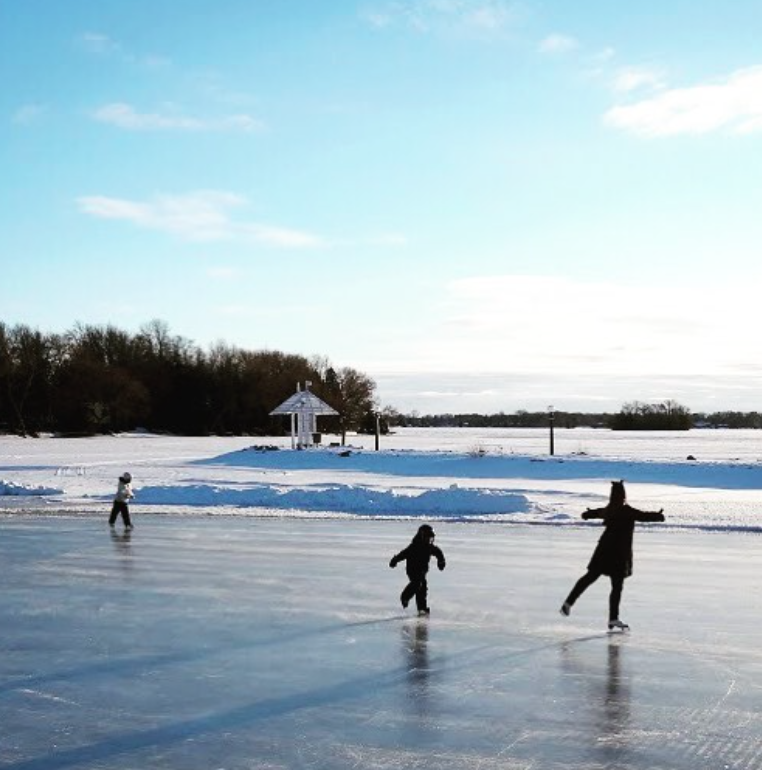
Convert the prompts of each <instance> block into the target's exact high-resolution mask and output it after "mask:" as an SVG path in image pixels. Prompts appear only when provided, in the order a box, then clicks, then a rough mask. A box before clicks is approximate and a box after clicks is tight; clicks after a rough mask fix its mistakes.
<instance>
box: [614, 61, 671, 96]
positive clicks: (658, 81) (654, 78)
mask: <svg viewBox="0 0 762 770" xmlns="http://www.w3.org/2000/svg"><path fill="white" fill-rule="evenodd" d="M664 85H665V82H664V75H663V74H662V73H661V72H659V71H658V70H656V69H654V68H652V67H623V68H622V69H620V70H619V71H618V72H616V74H615V75H614V91H616V92H617V93H630V92H632V91H637V90H640V89H643V88H647V89H658V88H663V87H664Z"/></svg>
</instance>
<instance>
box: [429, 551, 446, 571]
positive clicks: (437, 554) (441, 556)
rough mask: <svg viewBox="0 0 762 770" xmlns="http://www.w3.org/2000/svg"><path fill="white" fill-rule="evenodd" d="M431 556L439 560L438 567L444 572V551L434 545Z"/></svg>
mask: <svg viewBox="0 0 762 770" xmlns="http://www.w3.org/2000/svg"><path fill="white" fill-rule="evenodd" d="M431 555H432V556H434V558H435V559H436V560H437V567H439V569H440V570H443V569H444V568H445V557H444V554H443V553H442V550H441V549H440V548H437V546H435V545H432V546H431Z"/></svg>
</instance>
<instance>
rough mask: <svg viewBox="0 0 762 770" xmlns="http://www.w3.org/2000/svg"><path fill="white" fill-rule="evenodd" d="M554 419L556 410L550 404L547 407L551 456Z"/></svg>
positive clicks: (553, 451)
mask: <svg viewBox="0 0 762 770" xmlns="http://www.w3.org/2000/svg"><path fill="white" fill-rule="evenodd" d="M555 420H556V412H555V409H554V408H553V405H552V404H551V405H550V406H549V407H548V423H549V424H550V456H551V457H552V456H553V454H554V453H555V443H554V441H553V423H554V422H555Z"/></svg>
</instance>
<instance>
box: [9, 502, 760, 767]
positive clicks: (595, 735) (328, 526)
mask: <svg viewBox="0 0 762 770" xmlns="http://www.w3.org/2000/svg"><path fill="white" fill-rule="evenodd" d="M414 529H415V524H414V523H411V522H399V521H377V520H363V521H358V520H314V519H262V518H240V517H239V518H231V517H217V518H215V517H187V516H185V517H178V516H174V515H161V516H160V515H144V516H142V517H141V518H140V519H139V520H138V522H137V527H136V529H135V531H134V532H133V533H132V535H131V536H129V537H128V536H127V535H125V534H124V533H123V532H122V530H121V529H117V531H115V532H113V533H110V532H109V531H108V527H107V526H106V524H105V521H102V520H101V521H98V520H95V519H93V518H92V517H71V516H67V517H27V516H21V517H19V516H13V517H4V518H2V519H0V563H2V565H3V592H2V598H1V599H0V627H1V628H2V634H0V651H1V652H2V655H0V725H1V727H0V731H1V733H2V741H1V742H0V765H1V766H2V767H3V768H6V770H59V769H63V768H93V769H95V768H113V769H115V770H116V769H125V770H127V769H129V770H138V768H139V769H141V770H153V769H154V768H162V769H164V768H167V769H168V768H172V769H179V768H182V770H196V769H198V770H210V769H212V768H214V769H217V768H219V769H223V768H224V770H239V769H240V770H244V769H246V770H250V769H251V768H268V769H270V768H273V769H274V768H289V769H290V768H320V769H322V768H325V770H329V769H330V770H343V769H344V768H347V769H349V768H383V769H387V768H389V769H392V768H393V769H395V770H397V769H402V768H405V769H407V768H432V769H436V770H442V769H449V768H458V769H460V768H482V769H489V768H500V769H501V770H518V768H522V769H523V770H529V768H536V769H538V770H539V769H542V770H554V769H556V768H558V769H559V770H560V768H565V769H566V770H569V769H570V768H571V769H577V768H578V769H579V770H591V769H592V770H596V769H599V768H600V769H602V768H609V769H610V770H615V769H616V770H628V769H629V768H633V769H637V770H646V768H654V769H655V768H660V769H661V768H663V769H667V768H669V769H670V770H682V769H683V768H685V770H696V768H699V769H703V768H706V770H718V769H723V768H733V769H734V770H736V769H738V770H740V769H742V768H743V769H752V768H760V767H762V716H760V712H759V703H760V696H761V695H762V693H761V692H760V689H761V688H762V652H760V647H759V638H758V629H757V625H756V622H757V618H758V617H759V616H760V610H762V607H761V606H760V604H761V603H762V598H761V597H762V593H761V592H760V588H762V586H761V585H760V583H761V580H760V572H761V571H762V570H761V569H760V563H762V559H760V543H762V541H760V539H759V536H757V535H749V534H743V533H722V534H707V533H703V532H674V531H672V532H670V531H666V530H660V529H658V528H657V527H652V528H648V529H642V530H640V531H638V532H637V533H636V536H635V551H636V557H635V574H634V576H633V577H632V578H631V579H629V580H628V581H627V582H626V585H625V592H624V598H623V615H622V616H623V618H624V619H625V620H627V621H628V622H629V623H630V624H631V625H632V629H633V630H632V631H631V632H630V633H629V634H626V635H621V634H613V635H609V634H608V633H606V632H604V631H603V630H602V629H603V627H604V621H605V604H606V596H607V586H605V585H603V584H602V583H600V584H596V585H595V586H593V587H592V588H591V589H590V590H589V591H588V593H587V594H586V595H585V596H584V597H583V598H582V599H581V600H580V602H579V603H578V604H577V606H576V607H575V612H574V614H573V615H572V617H571V618H568V619H566V618H562V617H561V616H560V615H558V606H559V604H560V603H561V601H562V599H563V597H564V595H565V594H566V592H567V591H568V589H569V587H570V586H571V584H572V582H573V581H574V580H575V579H576V577H577V576H578V575H579V574H580V573H581V572H582V571H583V569H584V566H585V565H586V563H587V559H588V558H589V555H590V553H591V551H592V548H593V545H594V543H595V541H596V539H597V536H598V534H599V531H598V530H592V529H591V530H588V529H584V528H571V529H570V528H554V527H533V526H526V525H516V526H512V527H504V526H499V525H493V524H479V525H472V524H463V523H451V522H440V523H437V524H436V529H437V542H438V544H439V545H440V546H441V548H442V549H443V550H444V552H445V554H446V556H447V561H448V567H447V569H446V570H445V571H444V572H442V573H440V572H437V571H436V570H435V571H434V573H433V574H432V575H431V577H430V581H429V583H430V603H431V606H432V616H431V618H430V619H428V620H419V619H417V618H414V617H412V615H411V614H410V613H409V612H404V611H402V610H401V608H400V607H399V605H398V601H397V596H398V594H399V591H400V590H401V588H402V587H403V585H404V572H403V570H402V568H401V567H398V568H397V569H396V570H391V569H389V568H388V565H387V562H388V559H389V557H390V556H391V555H392V554H393V553H395V552H396V551H398V550H399V549H400V548H401V547H402V546H404V545H406V544H407V542H408V541H409V539H410V537H411V535H412V534H413V531H414Z"/></svg>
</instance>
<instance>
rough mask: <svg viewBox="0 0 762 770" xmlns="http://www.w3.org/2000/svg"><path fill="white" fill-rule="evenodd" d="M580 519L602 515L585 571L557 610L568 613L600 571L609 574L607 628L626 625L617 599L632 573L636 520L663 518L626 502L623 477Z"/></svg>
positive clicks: (595, 517)
mask: <svg viewBox="0 0 762 770" xmlns="http://www.w3.org/2000/svg"><path fill="white" fill-rule="evenodd" d="M582 518H583V519H603V526H604V527H605V529H604V530H603V534H602V535H601V537H600V540H599V541H598V545H597V546H596V548H595V551H594V553H593V558H592V559H590V563H589V564H588V565H587V572H586V573H585V574H584V575H583V576H582V577H581V578H580V579H579V580H578V581H577V582H576V584H575V586H574V588H572V590H571V593H570V594H569V596H567V598H566V601H565V602H564V603H563V606H562V607H561V614H562V615H568V614H569V613H570V612H571V608H572V607H573V606H574V603H575V602H576V601H577V599H579V597H580V596H581V595H582V594H583V593H584V592H585V590H586V589H587V588H588V587H589V586H591V585H592V584H593V583H595V581H596V580H598V578H599V577H600V576H601V575H608V576H609V577H610V578H611V593H610V595H609V629H615V628H619V629H625V628H628V627H629V626H627V624H626V623H623V622H622V621H621V620H619V603H620V601H621V598H622V588H623V587H624V579H625V578H627V577H630V575H632V536H633V533H634V531H635V522H637V521H664V513H663V512H662V510H660V511H639V510H638V509H637V508H632V507H631V506H629V505H627V495H626V493H625V490H624V482H623V481H612V482H611V496H610V497H609V504H608V505H607V506H606V507H605V508H596V509H593V510H591V509H590V508H588V509H587V510H586V511H585V512H584V513H583V514H582Z"/></svg>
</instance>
